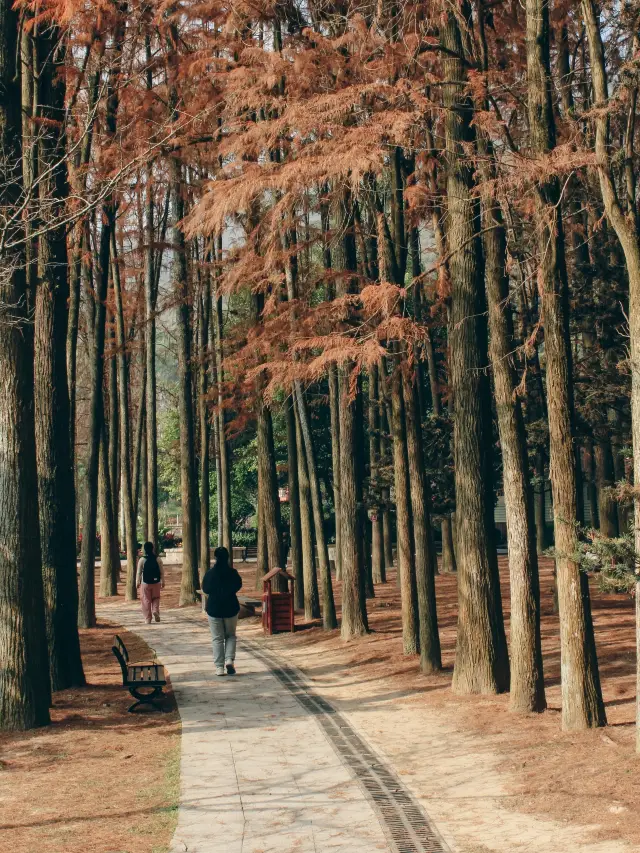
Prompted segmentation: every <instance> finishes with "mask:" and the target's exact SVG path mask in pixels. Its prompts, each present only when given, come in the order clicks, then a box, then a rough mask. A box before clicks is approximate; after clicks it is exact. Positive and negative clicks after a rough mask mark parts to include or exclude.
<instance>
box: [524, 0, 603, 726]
mask: <svg viewBox="0 0 640 853" xmlns="http://www.w3.org/2000/svg"><path fill="white" fill-rule="evenodd" d="M526 13H527V73H528V95H529V128H530V135H531V147H532V149H533V151H534V152H535V153H536V154H537V155H538V156H544V155H546V154H547V153H548V152H550V151H551V150H552V149H553V148H554V147H555V124H554V116H553V101H552V84H551V72H550V61H549V39H550V26H549V7H548V5H547V4H546V2H545V0H527V2H526ZM537 207H538V210H537V214H538V227H537V234H538V254H539V259H538V263H539V270H538V281H539V283H540V284H539V287H540V289H541V291H542V311H543V315H544V334H545V356H546V361H547V407H548V417H549V448H550V460H549V462H550V470H551V473H552V476H551V489H552V492H553V514H554V530H555V551H556V572H557V587H558V604H559V610H560V650H561V658H562V725H563V728H564V729H565V730H574V729H583V728H587V727H589V726H599V725H603V724H604V723H605V722H606V717H605V711H604V704H603V701H602V692H601V688H600V676H599V673H598V660H597V656H596V646H595V639H594V635H593V623H592V619H591V602H590V598H589V581H588V578H587V575H586V574H585V573H584V572H581V571H580V567H579V566H578V564H577V563H576V561H575V559H574V554H575V553H576V550H577V533H576V526H575V521H576V518H577V511H578V507H577V482H576V476H577V475H576V468H577V466H576V454H575V446H574V400H573V387H572V358H571V339H570V334H569V287H568V281H567V269H566V263H565V252H564V233H563V228H562V205H561V195H560V184H559V180H558V178H556V177H555V176H552V177H550V178H549V179H547V180H546V181H543V182H540V183H539V184H538V186H537Z"/></svg>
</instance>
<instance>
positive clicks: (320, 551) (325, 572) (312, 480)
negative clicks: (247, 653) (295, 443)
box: [295, 382, 338, 631]
mask: <svg viewBox="0 0 640 853" xmlns="http://www.w3.org/2000/svg"><path fill="white" fill-rule="evenodd" d="M295 395H296V403H297V407H298V415H299V418H300V431H301V433H302V441H303V447H304V451H305V455H306V458H307V469H308V471H309V485H310V487H311V507H312V511H313V523H314V529H315V542H316V554H317V555H318V568H319V569H320V591H321V592H320V601H321V607H322V624H323V627H324V629H325V631H332V630H333V629H334V628H337V627H338V621H337V619H336V605H335V602H334V600H333V586H332V583H331V570H330V568H329V550H328V548H327V539H326V536H325V531H324V516H323V512H322V493H321V491H320V478H319V477H318V468H317V465H316V454H315V448H314V446H313V436H312V434H311V426H310V424H309V413H308V411H307V402H306V400H305V397H304V393H303V391H302V387H301V385H300V383H299V382H296V388H295Z"/></svg>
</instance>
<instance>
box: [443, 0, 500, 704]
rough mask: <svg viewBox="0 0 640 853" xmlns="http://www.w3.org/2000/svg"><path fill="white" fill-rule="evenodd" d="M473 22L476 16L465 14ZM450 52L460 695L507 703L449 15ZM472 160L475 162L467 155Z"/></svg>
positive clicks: (461, 104) (458, 39)
mask: <svg viewBox="0 0 640 853" xmlns="http://www.w3.org/2000/svg"><path fill="white" fill-rule="evenodd" d="M462 11H463V14H464V17H465V18H466V19H469V17H470V9H469V6H468V5H467V4H464V5H463V10H462ZM440 44H441V45H442V47H443V50H444V51H445V53H444V55H443V59H442V65H443V71H444V77H445V80H447V81H448V85H447V86H445V87H444V95H443V97H444V105H445V108H446V110H447V112H446V116H445V122H444V124H445V142H446V154H445V156H446V168H447V213H448V220H447V221H448V229H447V244H448V251H449V270H450V275H451V287H452V294H451V324H450V349H451V382H452V388H453V394H454V401H455V402H454V405H455V419H454V424H455V426H454V459H455V486H456V527H457V529H456V536H457V538H458V542H464V547H463V548H458V549H457V563H458V635H457V641H456V660H455V666H454V671H453V689H454V691H455V692H456V693H500V692H503V691H505V690H507V689H508V688H509V657H508V653H507V642H506V637H505V631H504V622H503V617H502V600H501V597H500V584H499V577H498V561H497V555H496V549H495V542H494V535H493V502H492V497H491V419H490V399H489V383H488V379H487V376H486V373H485V368H486V364H487V349H486V347H487V342H486V329H485V320H484V295H483V290H484V287H483V282H482V247H481V244H480V236H479V222H478V220H479V217H478V202H477V199H476V198H475V196H474V186H473V167H472V163H471V162H470V160H469V158H468V150H469V146H470V145H472V144H473V142H474V132H473V128H472V125H471V119H472V116H473V106H472V102H471V100H470V98H469V96H468V95H467V94H466V93H465V86H464V80H465V63H464V60H463V57H464V47H463V41H462V36H461V33H460V28H459V24H458V20H457V18H456V17H455V16H454V15H453V14H452V13H449V14H448V15H447V19H446V23H445V24H444V25H443V27H442V29H441V33H440ZM465 151H467V154H466V155H465Z"/></svg>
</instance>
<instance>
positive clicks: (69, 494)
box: [35, 27, 84, 690]
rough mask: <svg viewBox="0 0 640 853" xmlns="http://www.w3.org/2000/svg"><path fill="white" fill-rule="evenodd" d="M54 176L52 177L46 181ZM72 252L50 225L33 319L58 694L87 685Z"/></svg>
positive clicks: (60, 156) (51, 52) (53, 34)
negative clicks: (70, 365)
mask: <svg viewBox="0 0 640 853" xmlns="http://www.w3.org/2000/svg"><path fill="white" fill-rule="evenodd" d="M46 32H47V34H46V35H42V34H39V35H38V39H37V43H38V56H39V63H38V65H39V94H40V96H39V101H40V110H41V115H42V117H43V119H45V120H47V121H49V122H50V124H49V125H48V129H47V132H46V133H44V134H43V135H42V136H41V139H40V144H39V148H40V158H39V159H40V164H41V167H42V169H43V171H44V173H45V174H44V175H43V176H42V180H41V183H40V186H39V192H40V197H41V198H42V199H46V200H47V202H49V203H50V204H51V205H52V207H51V209H50V213H51V215H52V216H53V217H54V221H55V220H59V219H61V218H62V216H63V213H64V206H65V203H66V199H67V195H68V184H67V174H66V167H65V166H64V154H65V150H66V140H65V137H64V130H63V125H62V124H61V122H60V118H61V115H62V113H63V111H64V106H65V84H64V78H63V76H62V74H61V72H60V67H59V63H64V56H65V53H64V51H63V50H62V45H61V43H60V33H59V31H58V29H57V28H55V27H51V28H49V29H48V30H47V31H46ZM47 175H48V177H47ZM68 298H69V279H68V275H67V248H66V233H65V229H64V227H62V226H61V227H58V228H51V229H47V231H46V232H45V233H44V234H42V235H41V236H40V239H39V241H38V286H37V289H36V317H35V391H36V393H35V425H36V455H37V464H38V504H39V510H40V513H39V514H40V543H41V549H42V573H43V581H44V603H45V615H46V622H47V639H48V646H49V671H50V674H51V687H52V689H53V690H65V689H66V688H68V687H78V686H82V685H83V684H84V672H83V669H82V658H81V656H80V639H79V636H78V586H77V580H76V578H77V570H76V547H75V483H74V477H73V470H72V468H71V446H70V435H69V392H68V387H67V371H66V348H67V302H68Z"/></svg>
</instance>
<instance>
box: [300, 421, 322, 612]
mask: <svg viewBox="0 0 640 853" xmlns="http://www.w3.org/2000/svg"><path fill="white" fill-rule="evenodd" d="M295 424H296V448H297V453H298V482H299V484H300V535H301V537H302V573H303V577H304V618H305V619H306V620H307V621H310V620H311V619H318V618H319V616H320V599H319V596H318V575H317V572H316V560H315V555H314V550H313V515H312V510H311V484H310V482H309V469H308V466H307V456H306V454H305V452H304V439H303V437H302V429H301V427H300V415H299V413H298V407H297V405H296V406H295Z"/></svg>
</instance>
